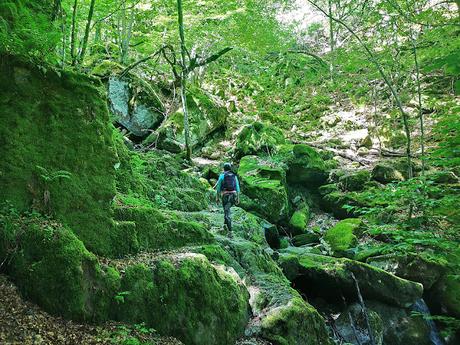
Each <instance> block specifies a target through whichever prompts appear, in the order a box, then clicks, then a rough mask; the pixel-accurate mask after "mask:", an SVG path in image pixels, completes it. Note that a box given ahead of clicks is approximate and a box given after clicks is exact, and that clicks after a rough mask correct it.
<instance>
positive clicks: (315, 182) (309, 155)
mask: <svg viewBox="0 0 460 345" xmlns="http://www.w3.org/2000/svg"><path fill="white" fill-rule="evenodd" d="M279 157H281V159H282V160H283V161H284V163H285V164H287V167H288V169H287V175H286V177H287V181H288V183H289V184H299V185H304V186H305V187H309V188H312V187H313V188H316V187H318V186H320V185H322V184H324V183H325V182H326V180H327V177H328V172H327V170H328V169H327V165H326V164H325V162H324V160H323V158H322V157H321V155H320V154H319V153H318V152H317V151H316V150H315V149H314V148H312V147H310V146H308V145H304V144H297V145H287V146H285V147H282V148H280V154H279Z"/></svg>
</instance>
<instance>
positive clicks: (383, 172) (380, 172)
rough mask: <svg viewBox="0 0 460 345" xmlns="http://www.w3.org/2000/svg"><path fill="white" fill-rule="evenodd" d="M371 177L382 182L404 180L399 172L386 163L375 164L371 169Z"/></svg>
mask: <svg viewBox="0 0 460 345" xmlns="http://www.w3.org/2000/svg"><path fill="white" fill-rule="evenodd" d="M372 178H373V179H374V180H376V181H377V182H380V183H384V184H385V183H390V182H398V181H403V180H404V176H403V174H402V173H401V172H399V171H398V170H396V169H395V168H394V167H392V166H390V165H387V164H377V165H376V166H375V167H374V169H372Z"/></svg>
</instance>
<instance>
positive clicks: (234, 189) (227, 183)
mask: <svg viewBox="0 0 460 345" xmlns="http://www.w3.org/2000/svg"><path fill="white" fill-rule="evenodd" d="M220 199H222V207H223V208H224V229H225V230H227V231H228V233H229V235H230V236H231V235H232V218H231V216H232V214H231V207H232V206H233V205H238V204H239V203H240V183H239V181H238V177H237V176H236V175H235V173H233V172H232V165H231V164H230V163H225V164H224V171H223V172H222V173H221V174H220V176H219V179H218V180H217V184H216V202H217V203H219V201H220Z"/></svg>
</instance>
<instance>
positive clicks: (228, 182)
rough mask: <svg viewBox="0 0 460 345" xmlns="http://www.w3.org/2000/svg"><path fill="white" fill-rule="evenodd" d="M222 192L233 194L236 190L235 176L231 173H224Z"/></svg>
mask: <svg viewBox="0 0 460 345" xmlns="http://www.w3.org/2000/svg"><path fill="white" fill-rule="evenodd" d="M222 190H223V191H226V192H234V191H235V190H236V176H235V174H234V173H232V172H231V171H226V172H224V181H223V182H222Z"/></svg>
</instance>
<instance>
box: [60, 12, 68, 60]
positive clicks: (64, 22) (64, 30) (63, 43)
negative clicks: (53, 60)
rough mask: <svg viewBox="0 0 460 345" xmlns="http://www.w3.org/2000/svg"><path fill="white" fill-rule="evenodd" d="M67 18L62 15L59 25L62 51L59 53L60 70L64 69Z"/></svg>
mask: <svg viewBox="0 0 460 345" xmlns="http://www.w3.org/2000/svg"><path fill="white" fill-rule="evenodd" d="M66 20H67V16H66V14H65V13H62V23H61V31H62V51H61V68H64V67H65V50H66V47H67V26H66Z"/></svg>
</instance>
